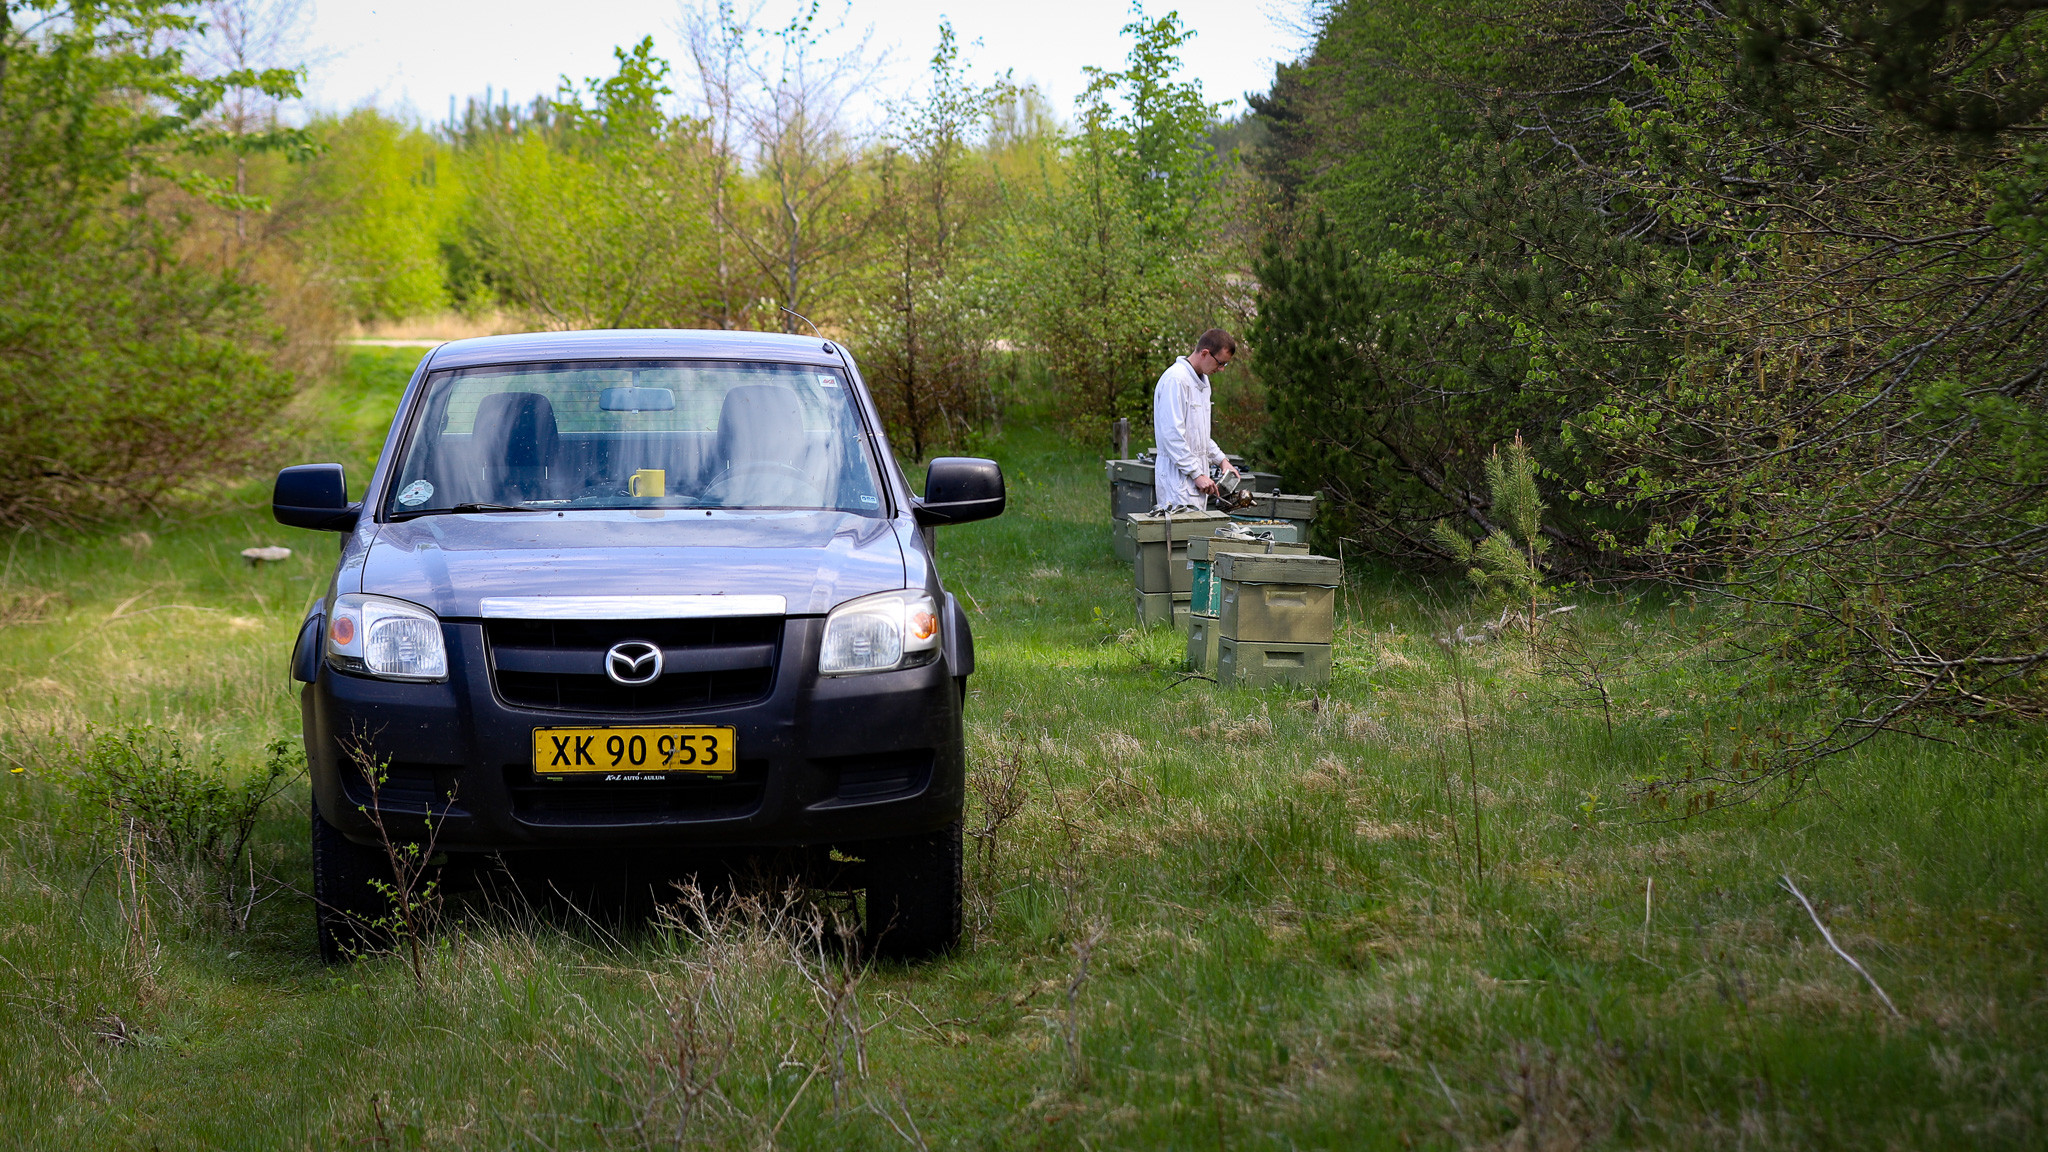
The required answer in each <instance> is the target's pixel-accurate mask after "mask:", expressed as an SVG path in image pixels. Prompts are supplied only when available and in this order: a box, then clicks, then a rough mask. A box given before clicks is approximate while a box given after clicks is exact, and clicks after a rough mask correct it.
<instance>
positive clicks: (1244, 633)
mask: <svg viewBox="0 0 2048 1152" xmlns="http://www.w3.org/2000/svg"><path fill="white" fill-rule="evenodd" d="M1220 583H1221V585H1222V588H1223V594H1222V596H1221V598H1220V599H1221V601H1222V603H1221V605H1220V606H1219V607H1218V609H1217V612H1216V619H1217V620H1218V622H1219V624H1220V627H1221V631H1222V634H1223V635H1225V636H1228V637H1230V638H1231V639H1232V640H1245V641H1259V642H1261V643H1275V644H1328V643H1329V642H1330V638H1331V636H1332V635H1333V634H1334V633H1335V632H1336V630H1337V590H1336V589H1335V588H1321V587H1317V586H1316V585H1313V584H1240V583H1238V582H1237V581H1235V580H1224V581H1221V582H1220Z"/></svg>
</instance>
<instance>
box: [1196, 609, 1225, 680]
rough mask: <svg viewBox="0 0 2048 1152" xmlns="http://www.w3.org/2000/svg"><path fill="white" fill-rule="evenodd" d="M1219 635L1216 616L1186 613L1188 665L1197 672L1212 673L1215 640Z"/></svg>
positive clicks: (1214, 658)
mask: <svg viewBox="0 0 2048 1152" xmlns="http://www.w3.org/2000/svg"><path fill="white" fill-rule="evenodd" d="M1220 636H1222V633H1221V632H1220V631H1219V630H1218V629H1217V627H1216V617H1214V616H1204V615H1202V614H1201V613H1199V612H1190V613H1188V666H1189V667H1191V668H1193V669H1194V670H1195V671H1197V672H1209V673H1210V674H1211V675H1214V672H1213V671H1212V670H1213V669H1214V668H1215V667H1216V641H1217V639H1218V638H1219V637H1220Z"/></svg>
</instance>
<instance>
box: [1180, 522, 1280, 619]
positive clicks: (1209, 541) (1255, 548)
mask: <svg viewBox="0 0 2048 1152" xmlns="http://www.w3.org/2000/svg"><path fill="white" fill-rule="evenodd" d="M1217 552H1271V553H1274V554H1276V555H1282V556H1303V555H1307V554H1308V545H1306V544H1292V543H1286V542H1282V541H1278V540H1275V541H1271V542H1270V543H1269V542H1267V541H1263V540H1234V539H1231V538H1229V537H1223V536H1211V537H1202V536H1197V537H1195V538H1194V539H1192V540H1189V541H1188V570H1189V573H1190V577H1189V579H1190V582H1191V587H1190V593H1191V594H1190V596H1189V598H1188V603H1189V605H1190V607H1189V611H1191V612H1198V613H1201V614H1203V615H1206V616H1214V615H1215V614H1216V612H1217V600H1216V597H1217V595H1218V593H1217V590H1216V575H1215V573H1214V571H1212V567H1213V564H1212V559H1211V558H1212V556H1213V555H1214V554H1215V553H1217Z"/></svg>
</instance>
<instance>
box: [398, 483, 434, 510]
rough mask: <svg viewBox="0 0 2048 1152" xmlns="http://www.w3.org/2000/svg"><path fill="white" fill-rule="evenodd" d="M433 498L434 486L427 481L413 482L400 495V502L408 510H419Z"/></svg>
mask: <svg viewBox="0 0 2048 1152" xmlns="http://www.w3.org/2000/svg"><path fill="white" fill-rule="evenodd" d="M433 498H434V486H433V485H432V484H429V483H427V482H426V481H425V480H415V481H413V482H412V483H411V484H408V485H406V487H405V491H403V492H400V493H399V494H398V502H399V503H400V504H403V505H405V506H406V507H407V508H417V507H419V506H420V505H422V504H425V503H426V502H427V501H429V500H431V499H433Z"/></svg>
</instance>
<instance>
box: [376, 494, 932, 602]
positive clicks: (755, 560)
mask: <svg viewBox="0 0 2048 1152" xmlns="http://www.w3.org/2000/svg"><path fill="white" fill-rule="evenodd" d="M903 586H904V565H903V546H902V544H901V542H899V541H898V540H897V538H896V532H895V526H894V525H893V524H892V523H890V522H889V521H887V520H880V519H877V518H875V517H872V516H856V515H853V514H851V513H845V512H767V513H730V512H714V513H712V514H711V515H708V516H707V515H705V514H704V513H703V512H701V511H689V510H683V509H667V510H661V511H603V512H571V513H568V514H566V515H556V514H554V513H539V514H528V513H519V512H494V513H479V514H475V515H443V516H422V517H420V518H418V519H415V520H405V521H400V522H398V523H394V524H386V525H383V526H382V527H381V528H380V529H378V532H377V536H376V539H375V541H374V542H373V543H372V544H371V545H370V550H369V555H368V556H367V557H366V558H365V562H364V564H363V568H362V585H361V588H360V591H363V592H371V593H375V594H377V595H381V596H395V597H397V598H399V599H401V600H410V601H412V602H413V603H415V604H419V605H421V606H423V607H426V608H430V609H432V610H433V611H434V612H435V613H436V614H438V615H441V616H444V617H448V616H452V617H477V616H481V615H482V614H483V613H482V604H481V602H482V600H483V599H484V598H485V597H487V596H497V597H504V596H676V595H720V594H725V595H740V594H747V593H752V594H762V593H767V594H774V595H779V596H781V597H783V598H784V599H785V600H786V601H787V602H788V611H789V613H790V614H791V615H799V616H800V615H819V614H822V613H825V612H828V611H830V610H831V609H832V608H833V607H834V606H835V605H837V604H840V603H842V602H844V601H846V600H850V599H852V598H853V597H855V596H860V595H864V594H866V593H869V592H882V591H888V590H892V589H898V588H902V587H903ZM348 590H349V589H345V588H344V589H342V591H348Z"/></svg>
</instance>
